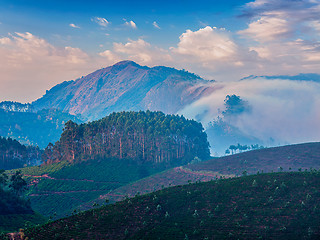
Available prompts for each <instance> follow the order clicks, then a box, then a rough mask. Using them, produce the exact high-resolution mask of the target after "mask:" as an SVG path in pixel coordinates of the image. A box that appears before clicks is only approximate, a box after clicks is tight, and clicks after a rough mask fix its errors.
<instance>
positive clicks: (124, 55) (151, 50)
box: [99, 39, 172, 65]
mask: <svg viewBox="0 0 320 240" xmlns="http://www.w3.org/2000/svg"><path fill="white" fill-rule="evenodd" d="M99 55H100V56H103V57H106V58H107V59H108V60H110V61H111V60H121V59H130V60H133V61H136V62H137V63H139V64H147V65H157V64H162V65H164V64H165V62H171V61H172V58H171V56H170V54H169V53H168V51H166V50H164V49H161V48H158V47H154V46H152V45H151V44H150V43H148V42H146V41H144V40H143V39H138V40H136V41H133V40H129V42H127V43H125V44H123V43H114V44H113V49H112V51H111V50H106V51H104V52H102V53H100V54H99Z"/></svg>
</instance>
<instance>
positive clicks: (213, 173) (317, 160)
mask: <svg viewBox="0 0 320 240" xmlns="http://www.w3.org/2000/svg"><path fill="white" fill-rule="evenodd" d="M280 166H281V167H282V168H283V171H289V169H290V168H291V169H290V171H293V170H298V169H299V168H301V169H302V170H305V169H310V168H314V169H320V143H305V144H297V145H289V146H283V147H275V148H266V149H261V150H254V151H250V152H244V153H240V154H235V155H231V156H226V157H221V158H214V159H211V160H209V161H205V162H200V163H195V164H188V165H186V166H183V167H177V168H174V169H170V170H167V171H165V172H161V173H158V174H156V175H152V176H150V177H147V178H144V179H140V180H138V181H136V182H133V183H130V184H128V185H125V186H122V187H120V188H117V189H114V190H112V191H110V192H109V193H107V194H104V195H103V196H102V197H101V198H100V199H98V200H95V201H96V202H100V203H102V202H103V201H105V199H109V200H110V201H111V202H115V201H119V200H121V199H123V198H124V197H125V196H131V197H132V196H134V195H136V194H137V193H141V194H143V193H149V192H153V191H156V190H160V189H162V188H163V187H169V186H176V185H182V184H187V183H188V182H197V181H202V182H206V181H210V180H213V179H217V178H221V177H223V178H228V177H234V176H236V175H238V176H239V175H240V176H241V175H242V173H243V172H244V171H247V172H248V173H249V174H254V173H257V172H258V171H260V172H262V171H264V172H272V171H275V172H277V171H279V170H280V169H279V167H280Z"/></svg>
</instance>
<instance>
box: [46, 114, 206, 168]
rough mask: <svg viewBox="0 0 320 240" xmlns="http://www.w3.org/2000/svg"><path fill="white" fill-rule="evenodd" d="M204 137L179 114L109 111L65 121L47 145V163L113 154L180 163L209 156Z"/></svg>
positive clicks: (152, 160)
mask: <svg viewBox="0 0 320 240" xmlns="http://www.w3.org/2000/svg"><path fill="white" fill-rule="evenodd" d="M209 154H210V153H209V144H208V141H207V136H206V134H205V133H204V131H203V127H202V125H201V124H200V123H198V122H196V121H193V120H187V119H185V118H184V117H183V116H178V115H165V114H164V113H162V112H151V111H146V112H143V111H140V112H120V113H112V114H110V115H109V116H107V117H105V118H103V119H101V120H98V121H93V122H89V123H87V124H80V125H78V124H76V123H74V122H72V121H69V122H67V123H66V125H65V128H64V131H63V133H62V135H61V138H60V140H59V141H58V142H56V144H55V145H52V144H49V145H48V146H47V148H46V149H45V151H44V154H43V160H44V161H45V162H46V163H47V164H50V163H54V162H60V161H69V162H76V161H83V160H89V159H95V158H109V157H115V158H119V159H135V160H136V161H137V162H139V163H146V162H151V163H155V164H156V163H164V164H167V165H177V164H178V165H181V164H185V163H188V162H190V161H192V160H193V159H194V158H195V157H197V158H200V159H202V160H206V159H208V158H209V156H210V155H209Z"/></svg>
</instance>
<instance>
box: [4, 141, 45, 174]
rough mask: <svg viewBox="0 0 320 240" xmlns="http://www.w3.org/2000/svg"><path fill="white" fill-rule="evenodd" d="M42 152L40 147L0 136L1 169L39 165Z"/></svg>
mask: <svg viewBox="0 0 320 240" xmlns="http://www.w3.org/2000/svg"><path fill="white" fill-rule="evenodd" d="M41 154H42V151H41V150H40V149H39V148H38V147H34V146H25V145H22V144H20V143H19V142H18V141H17V140H13V139H11V138H3V137H1V136H0V169H5V170H7V169H13V168H21V167H23V166H34V165H37V164H38V165H39V164H40V163H41Z"/></svg>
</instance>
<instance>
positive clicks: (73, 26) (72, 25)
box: [69, 23, 80, 28]
mask: <svg viewBox="0 0 320 240" xmlns="http://www.w3.org/2000/svg"><path fill="white" fill-rule="evenodd" d="M69 26H70V27H72V28H80V27H79V26H77V25H75V24H74V23H70V24H69Z"/></svg>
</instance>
